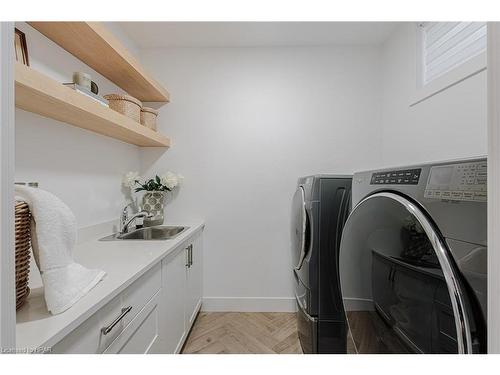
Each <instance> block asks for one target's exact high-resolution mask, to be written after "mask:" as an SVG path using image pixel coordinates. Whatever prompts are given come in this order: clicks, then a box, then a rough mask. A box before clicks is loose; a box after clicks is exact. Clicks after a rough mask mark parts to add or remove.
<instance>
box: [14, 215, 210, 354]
mask: <svg viewBox="0 0 500 375" xmlns="http://www.w3.org/2000/svg"><path fill="white" fill-rule="evenodd" d="M164 225H181V226H187V227H189V229H187V230H186V231H185V232H183V233H181V234H180V235H179V236H178V237H176V238H174V239H172V240H165V241H140V240H130V241H99V238H102V237H104V236H106V235H108V234H111V231H110V230H109V228H110V227H111V226H110V225H107V226H105V228H106V229H101V230H98V229H95V228H94V229H93V230H91V231H88V230H87V231H86V232H85V236H86V239H85V240H84V241H83V242H81V243H79V244H78V245H77V246H76V248H75V252H74V258H75V261H76V262H78V263H80V264H82V265H83V266H85V267H88V268H98V269H102V270H104V271H106V273H107V275H106V277H105V278H104V279H103V280H102V281H101V282H100V283H99V284H97V285H96V286H95V288H93V289H92V290H90V291H89V293H88V294H87V295H85V296H84V297H83V298H82V299H81V300H79V301H78V302H77V303H76V304H74V305H73V306H72V307H71V308H69V309H68V310H66V311H65V312H63V313H61V314H58V315H51V314H50V313H49V312H48V311H47V307H46V305H45V299H44V297H43V288H42V287H40V288H35V289H32V290H31V294H30V296H29V298H28V301H27V302H26V303H25V305H24V306H23V307H21V309H20V310H19V311H18V312H17V324H16V347H17V348H20V349H21V348H22V349H24V350H26V349H35V348H40V347H50V346H52V345H54V344H55V343H57V342H58V341H60V340H61V339H62V338H63V337H64V336H66V335H67V334H68V333H69V332H71V331H72V330H73V329H75V328H76V327H78V326H79V325H80V324H81V323H83V322H84V321H85V320H86V319H88V318H89V317H90V316H91V315H92V314H93V313H95V312H96V311H97V310H99V309H100V308H101V307H102V306H104V305H105V304H106V303H108V302H109V301H111V299H113V298H114V297H115V296H117V295H118V294H119V293H120V292H122V291H123V290H124V289H125V288H127V287H128V286H129V285H130V284H132V283H133V282H134V281H135V280H137V279H138V278H139V277H140V276H141V275H142V274H144V273H145V272H146V271H148V270H149V269H150V268H151V267H152V266H154V265H155V264H157V263H158V262H160V261H161V260H162V259H163V258H164V257H166V256H167V255H168V254H169V253H171V252H172V251H173V250H175V249H176V248H178V246H179V245H181V244H182V243H183V242H184V240H186V239H187V238H188V237H191V236H192V235H193V234H194V233H195V232H198V231H200V230H201V229H202V228H203V227H204V223H203V222H198V223H190V224H177V223H175V224H172V223H165V224H164ZM102 228H104V226H103V227H102ZM89 237H90V238H89Z"/></svg>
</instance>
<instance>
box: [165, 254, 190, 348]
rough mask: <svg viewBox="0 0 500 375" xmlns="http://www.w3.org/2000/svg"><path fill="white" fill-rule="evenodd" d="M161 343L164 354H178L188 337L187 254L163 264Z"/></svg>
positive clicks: (179, 255) (177, 256)
mask: <svg viewBox="0 0 500 375" xmlns="http://www.w3.org/2000/svg"><path fill="white" fill-rule="evenodd" d="M162 272H163V277H162V280H163V281H162V301H161V306H162V312H161V317H160V322H161V341H162V344H161V346H162V349H163V351H164V353H169V354H170V353H177V352H179V350H180V349H181V348H180V346H181V345H182V342H183V341H184V337H185V335H186V326H185V322H184V300H185V295H186V252H185V251H184V250H182V251H180V252H179V253H178V254H177V255H176V256H175V257H174V258H173V259H165V260H163V262H162Z"/></svg>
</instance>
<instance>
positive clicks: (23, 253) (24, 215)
mask: <svg viewBox="0 0 500 375" xmlns="http://www.w3.org/2000/svg"><path fill="white" fill-rule="evenodd" d="M15 212H16V213H15V232H16V309H19V308H20V307H21V306H22V305H23V304H24V302H26V298H28V295H29V293H30V289H29V287H28V276H29V272H30V256H31V253H30V248H31V230H30V226H31V213H30V209H29V206H28V204H27V203H26V202H22V201H16V211H15Z"/></svg>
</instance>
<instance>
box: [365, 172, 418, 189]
mask: <svg viewBox="0 0 500 375" xmlns="http://www.w3.org/2000/svg"><path fill="white" fill-rule="evenodd" d="M420 172H422V169H420V168H418V169H403V170H399V171H387V172H375V173H373V174H372V179H371V180H370V185H417V184H418V180H419V179H420Z"/></svg>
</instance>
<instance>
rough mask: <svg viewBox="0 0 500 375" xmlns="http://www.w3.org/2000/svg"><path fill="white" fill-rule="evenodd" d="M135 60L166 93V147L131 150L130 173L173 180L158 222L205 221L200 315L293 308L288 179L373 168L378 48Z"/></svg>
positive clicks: (237, 51) (191, 51)
mask: <svg viewBox="0 0 500 375" xmlns="http://www.w3.org/2000/svg"><path fill="white" fill-rule="evenodd" d="M142 60H143V62H144V63H145V65H146V66H147V67H148V68H150V70H151V72H152V73H153V74H154V76H155V78H157V79H158V80H159V81H160V82H163V83H164V84H165V86H166V87H167V88H168V89H169V91H170V92H171V94H172V102H171V103H170V104H168V105H166V106H164V107H162V109H161V111H160V115H159V129H160V130H161V131H162V132H164V133H166V134H168V135H170V136H172V138H173V142H174V144H173V146H172V148H171V149H170V150H169V151H168V152H167V153H165V154H164V155H160V154H159V153H157V151H155V150H145V151H142V156H143V167H142V170H143V172H146V173H147V174H148V175H149V174H153V173H157V172H162V171H165V170H173V171H177V172H179V173H182V174H183V175H184V176H185V183H184V186H182V187H181V189H180V191H179V193H178V195H177V197H176V198H175V199H174V200H173V201H172V202H171V203H170V204H169V205H168V206H167V210H166V216H167V218H168V220H171V221H182V220H190V219H194V218H199V217H201V218H204V219H205V220H206V225H207V226H206V230H205V270H204V271H205V276H204V277H205V293H204V294H205V296H206V297H208V299H207V301H206V304H205V307H206V308H208V309H216V310H221V309H243V310H259V309H260V310H280V309H290V308H293V307H294V305H293V303H292V302H293V300H292V299H291V297H292V296H293V291H292V279H291V275H292V274H291V255H290V248H289V221H290V200H291V197H292V194H293V192H294V191H295V184H296V180H297V178H298V177H299V176H302V175H307V174H314V173H351V172H353V171H355V170H359V169H366V168H370V167H376V166H378V165H379V164H380V162H381V152H380V136H381V133H380V102H379V98H380V95H379V93H380V65H379V62H380V54H379V50H378V48H376V47H359V48H350V47H338V48H335V47H309V48H307V47H304V48H300V47H297V48H206V49H203V48H186V49H163V50H145V51H143V53H142ZM227 298H229V299H227Z"/></svg>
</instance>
